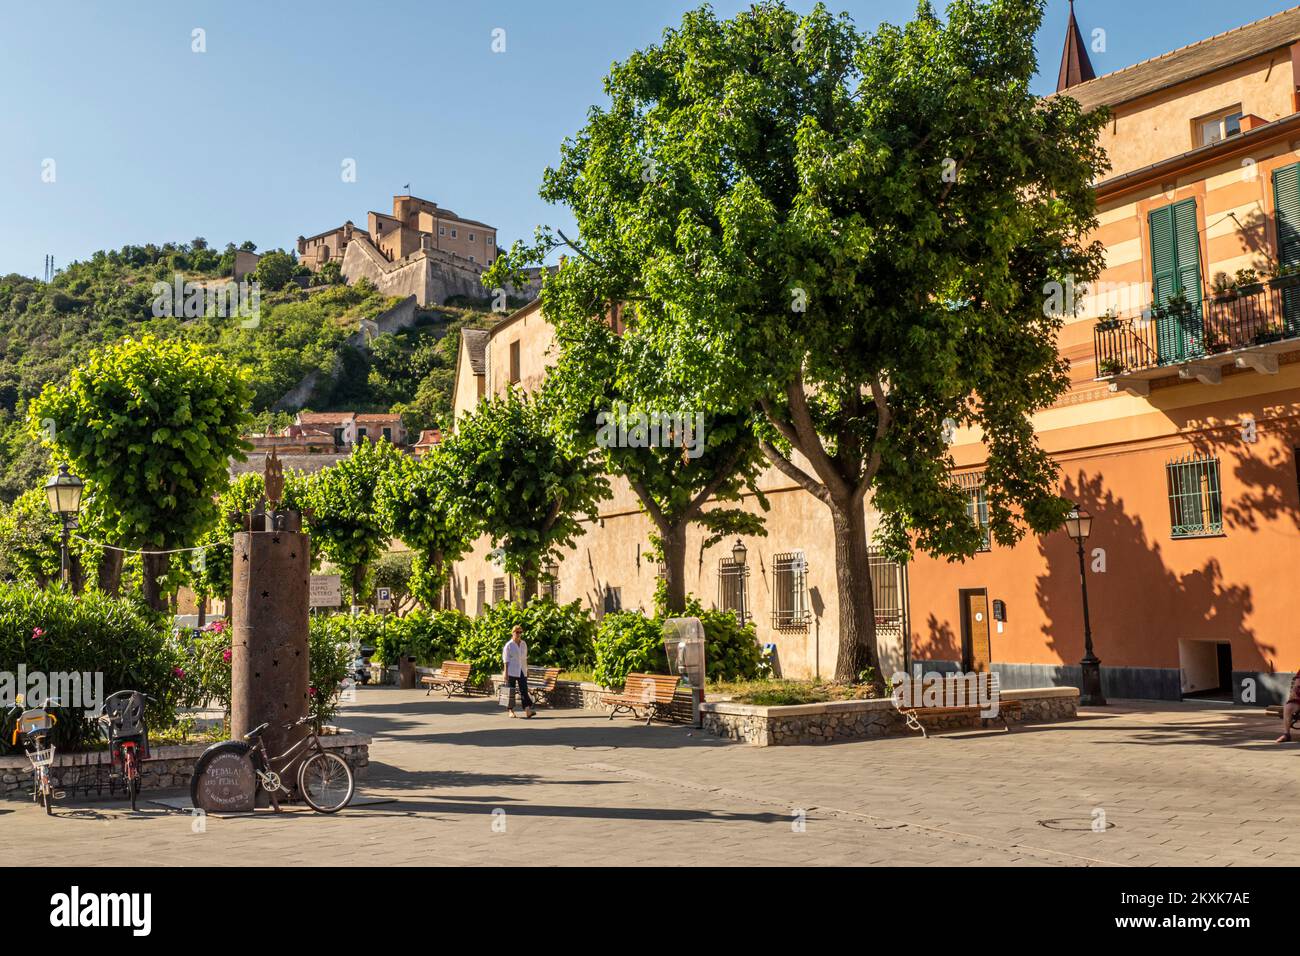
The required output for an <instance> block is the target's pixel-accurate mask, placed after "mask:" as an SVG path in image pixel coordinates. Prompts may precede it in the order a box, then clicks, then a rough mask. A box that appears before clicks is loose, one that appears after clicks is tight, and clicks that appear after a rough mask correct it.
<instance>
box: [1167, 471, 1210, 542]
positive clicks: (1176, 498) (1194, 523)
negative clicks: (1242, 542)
mask: <svg viewBox="0 0 1300 956" xmlns="http://www.w3.org/2000/svg"><path fill="white" fill-rule="evenodd" d="M1165 472H1166V475H1167V477H1168V480H1169V524H1170V528H1171V532H1172V534H1173V536H1174V537H1175V538H1196V537H1202V536H1204V535H1214V534H1223V500H1222V496H1221V494H1220V486H1219V459H1217V458H1210V457H1205V458H1196V457H1193V456H1190V455H1189V456H1188V457H1186V458H1176V459H1174V460H1173V461H1171V462H1169V463H1168V464H1167V465H1166V466H1165Z"/></svg>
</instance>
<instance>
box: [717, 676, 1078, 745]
mask: <svg viewBox="0 0 1300 956" xmlns="http://www.w3.org/2000/svg"><path fill="white" fill-rule="evenodd" d="M1002 699H1003V700H1017V701H1020V705H1021V708H1022V710H1021V718H1020V722H1024V723H1043V722H1052V721H1058V720H1071V719H1073V718H1074V717H1075V715H1076V714H1077V713H1078V708H1079V690H1078V688H1075V687H1040V688H1033V689H1028V690H1007V691H1003V692H1002ZM700 710H701V713H702V715H703V718H704V729H705V731H707V732H708V733H711V734H714V735H716V736H719V737H726V738H728V739H730V740H739V741H743V742H744V743H748V744H752V745H754V746H756V747H773V746H788V745H793V744H822V743H831V742H833V741H837V740H869V739H872V738H875V737H897V736H903V735H906V736H916V737H917V738H918V739H920V735H919V734H916V732H915V731H912V730H909V729H908V727H907V722H906V721H905V720H904V719H903V716H902V715H901V714H900V713H899V712H898V710H897V709H896V708H895V707H894V703H893V701H892V700H889V699H888V698H886V699H881V700H837V701H830V702H828V703H822V704H798V705H793V706H785V707H759V706H756V705H753V704H737V703H732V702H730V701H717V702H714V703H705V704H704V705H703V706H702V707H701V708H700ZM973 726H975V727H977V726H979V718H978V717H975V718H971V717H965V716H954V717H943V718H931V719H930V720H929V721H928V722H927V724H926V727H927V729H930V728H933V729H935V730H954V729H958V728H969V727H973Z"/></svg>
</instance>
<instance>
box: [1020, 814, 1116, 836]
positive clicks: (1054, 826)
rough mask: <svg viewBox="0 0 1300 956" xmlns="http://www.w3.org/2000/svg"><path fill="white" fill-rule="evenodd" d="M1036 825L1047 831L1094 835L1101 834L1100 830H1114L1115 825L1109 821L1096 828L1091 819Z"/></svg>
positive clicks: (1055, 821) (1044, 822) (1050, 821)
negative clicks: (1066, 831)
mask: <svg viewBox="0 0 1300 956" xmlns="http://www.w3.org/2000/svg"><path fill="white" fill-rule="evenodd" d="M1038 825H1039V826H1040V827H1047V829H1049V830H1075V831H1078V832H1087V831H1092V832H1094V833H1101V832H1102V830H1113V829H1115V824H1113V823H1111V822H1110V821H1109V820H1107V821H1106V824H1105V826H1103V827H1098V826H1097V821H1096V820H1093V819H1092V818H1091V817H1089V818H1088V819H1086V820H1039V821H1038Z"/></svg>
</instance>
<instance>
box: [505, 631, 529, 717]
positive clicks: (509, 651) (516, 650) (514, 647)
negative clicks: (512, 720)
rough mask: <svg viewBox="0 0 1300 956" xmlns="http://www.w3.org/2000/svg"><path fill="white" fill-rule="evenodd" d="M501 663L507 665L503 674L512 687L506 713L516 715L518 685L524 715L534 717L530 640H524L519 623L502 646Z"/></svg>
mask: <svg viewBox="0 0 1300 956" xmlns="http://www.w3.org/2000/svg"><path fill="white" fill-rule="evenodd" d="M501 663H502V664H504V665H505V669H504V670H503V671H502V676H503V677H505V679H506V684H508V685H509V687H510V702H509V703H508V704H507V705H506V713H508V714H509V715H510V716H511V717H513V716H514V715H515V688H516V687H518V688H519V697H520V700H521V702H522V703H523V705H524V716H525V717H532V716H533V715H534V714H535V713H537V711H535V710H533V701H532V698H530V697H529V696H528V642H527V641H525V640H524V629H523V628H522V627H520V626H519V625H518V624H516V625H515V626H514V628H513V629H512V630H511V631H510V640H508V641H506V646H505V647H503V648H501Z"/></svg>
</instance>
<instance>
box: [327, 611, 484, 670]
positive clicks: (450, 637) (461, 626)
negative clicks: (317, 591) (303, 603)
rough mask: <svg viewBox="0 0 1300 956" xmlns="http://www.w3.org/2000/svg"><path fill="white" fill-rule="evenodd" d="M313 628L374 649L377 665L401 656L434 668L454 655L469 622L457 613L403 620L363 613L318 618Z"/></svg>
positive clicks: (419, 614) (421, 613)
mask: <svg viewBox="0 0 1300 956" xmlns="http://www.w3.org/2000/svg"><path fill="white" fill-rule="evenodd" d="M312 627H313V629H315V630H319V631H321V632H323V633H330V634H334V635H336V636H337V637H338V639H339V640H343V641H352V642H354V643H356V644H358V645H364V646H366V647H373V648H374V649H375V653H374V655H373V656H372V658H371V659H372V660H373V661H374V662H375V663H377V664H396V663H397V662H398V659H399V658H400V657H401V656H402V655H403V654H409V655H411V656H413V657H414V658H415V660H416V663H417V664H420V665H422V666H425V667H436V666H438V665H439V664H441V663H442V662H443V661H446V660H451V659H452V658H453V657H455V656H456V645H457V644H458V643H459V642H460V640H461V638H462V637H464V636H465V635H466V634H468V633H469V628H470V619H469V618H468V617H466V616H465V615H464V614H462V613H461V612H460V611H456V610H448V611H425V610H415V611H412V612H411V613H410V614H407V615H406V616H405V617H398V616H397V615H396V614H376V613H372V612H365V613H362V614H358V615H357V616H356V617H351V616H349V615H347V614H330V615H317V616H315V617H313V618H312Z"/></svg>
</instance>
